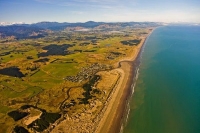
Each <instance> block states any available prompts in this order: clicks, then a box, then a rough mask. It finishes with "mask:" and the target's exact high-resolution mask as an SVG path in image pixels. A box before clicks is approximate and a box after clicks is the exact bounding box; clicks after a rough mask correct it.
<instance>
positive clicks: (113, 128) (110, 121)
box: [95, 28, 155, 133]
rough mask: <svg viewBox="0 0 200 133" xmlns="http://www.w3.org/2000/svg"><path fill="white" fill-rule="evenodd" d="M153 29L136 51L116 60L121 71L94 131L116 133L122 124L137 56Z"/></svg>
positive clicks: (135, 71)
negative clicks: (129, 55)
mask: <svg viewBox="0 0 200 133" xmlns="http://www.w3.org/2000/svg"><path fill="white" fill-rule="evenodd" d="M154 30H155V28H153V29H152V30H151V31H150V32H149V33H148V35H147V36H146V37H142V38H141V39H142V41H141V42H140V44H139V45H138V46H137V48H136V51H135V52H134V53H133V54H132V55H131V57H129V58H126V59H123V60H121V61H119V62H118V68H116V69H115V70H117V71H118V72H120V73H121V77H120V81H119V82H118V84H117V85H116V86H115V91H114V92H113V94H112V96H111V97H112V98H111V99H110V100H109V101H108V103H107V105H105V108H106V110H105V112H103V116H102V118H101V120H100V122H99V123H98V125H97V127H96V130H95V132H96V133H101V132H104V133H118V132H120V131H121V128H122V127H123V124H124V119H125V117H127V116H125V112H127V105H128V102H129V100H130V97H131V96H132V93H133V91H134V90H133V88H132V85H134V84H135V81H136V75H137V71H138V66H139V63H140V62H139V58H140V55H141V52H142V49H143V47H144V44H145V42H146V40H147V39H148V37H149V36H150V35H151V33H152V32H153V31H154Z"/></svg>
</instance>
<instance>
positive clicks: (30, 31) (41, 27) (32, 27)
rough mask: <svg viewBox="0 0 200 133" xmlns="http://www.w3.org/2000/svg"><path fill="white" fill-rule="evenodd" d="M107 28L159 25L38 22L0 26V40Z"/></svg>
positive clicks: (153, 24) (148, 23) (151, 24)
mask: <svg viewBox="0 0 200 133" xmlns="http://www.w3.org/2000/svg"><path fill="white" fill-rule="evenodd" d="M105 25H106V28H109V27H127V26H130V27H149V26H158V25H161V23H156V22H116V23H107V22H94V21H88V22H85V23H67V22H64V23H58V22H39V23H34V24H24V23H20V24H16V23H14V24H13V25H5V26H0V38H4V37H7V36H15V37H16V38H19V39H20V38H37V37H42V36H43V35H44V34H46V33H47V31H48V30H51V31H61V30H65V29H67V28H73V27H82V28H95V27H96V28H103V27H104V28H105Z"/></svg>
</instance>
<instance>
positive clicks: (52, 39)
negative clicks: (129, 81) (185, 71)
mask: <svg viewBox="0 0 200 133" xmlns="http://www.w3.org/2000/svg"><path fill="white" fill-rule="evenodd" d="M150 31H151V28H150V27H143V28H135V27H134V28H132V27H126V28H117V29H115V28H112V29H106V30H105V29H101V30H99V29H95V28H90V29H88V30H71V29H70V30H69V29H65V30H62V31H51V32H48V34H47V33H45V34H44V35H43V36H42V37H38V38H23V39H21V38H20V39H16V38H11V37H9V38H1V39H0V49H1V50H0V101H1V102H0V118H1V119H0V126H1V127H2V128H1V129H0V132H10V131H13V130H14V131H16V132H17V131H24V132H27V131H28V132H33V131H38V132H43V131H51V130H52V129H53V128H54V126H55V125H51V124H53V123H57V124H59V123H60V122H62V121H63V120H64V119H65V118H66V117H69V118H74V117H76V115H77V114H78V113H81V112H82V110H85V111H88V110H90V113H92V114H94V116H95V114H97V113H98V112H99V111H100V109H101V108H102V105H103V104H104V103H105V102H106V100H107V98H108V97H109V94H110V93H111V91H112V87H113V85H114V84H115V83H116V82H117V80H118V78H119V76H120V74H119V73H117V72H116V71H114V70H113V69H114V68H117V67H118V65H117V63H118V62H119V61H120V60H122V59H125V58H127V57H130V56H131V54H132V53H133V52H134V50H135V48H136V46H137V45H138V44H139V43H140V41H141V39H142V37H146V36H147V33H149V32H150ZM106 76H107V77H106ZM109 77H112V80H111V81H108V80H106V79H109ZM101 81H102V82H103V83H104V84H106V85H104V84H103V83H102V82H101ZM107 82H108V83H107ZM97 83H98V84H97ZM91 104H94V106H93V108H91V106H90V105H91ZM37 118H41V119H37ZM31 120H32V121H31ZM27 121H28V122H27ZM26 123H29V124H26ZM34 125H37V126H34Z"/></svg>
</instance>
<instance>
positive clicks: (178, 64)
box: [123, 26, 200, 133]
mask: <svg viewBox="0 0 200 133" xmlns="http://www.w3.org/2000/svg"><path fill="white" fill-rule="evenodd" d="M134 89H135V91H134V94H133V96H132V98H131V102H130V114H129V116H128V120H127V124H126V126H125V128H124V131H123V132H124V133H200V26H164V27H159V28H157V29H156V30H154V32H153V33H152V34H151V35H150V36H149V38H148V39H147V41H146V44H145V47H144V49H143V52H142V57H141V64H140V70H139V77H138V79H137V82H136V87H135V88H134Z"/></svg>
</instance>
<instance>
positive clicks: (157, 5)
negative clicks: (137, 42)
mask: <svg viewBox="0 0 200 133" xmlns="http://www.w3.org/2000/svg"><path fill="white" fill-rule="evenodd" d="M41 21H51V22H86V21H97V22H130V21H131V22H132V21H135V22H144V21H145V22H146V21H148V22H194V23H200V0H0V22H25V23H36V22H41Z"/></svg>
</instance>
